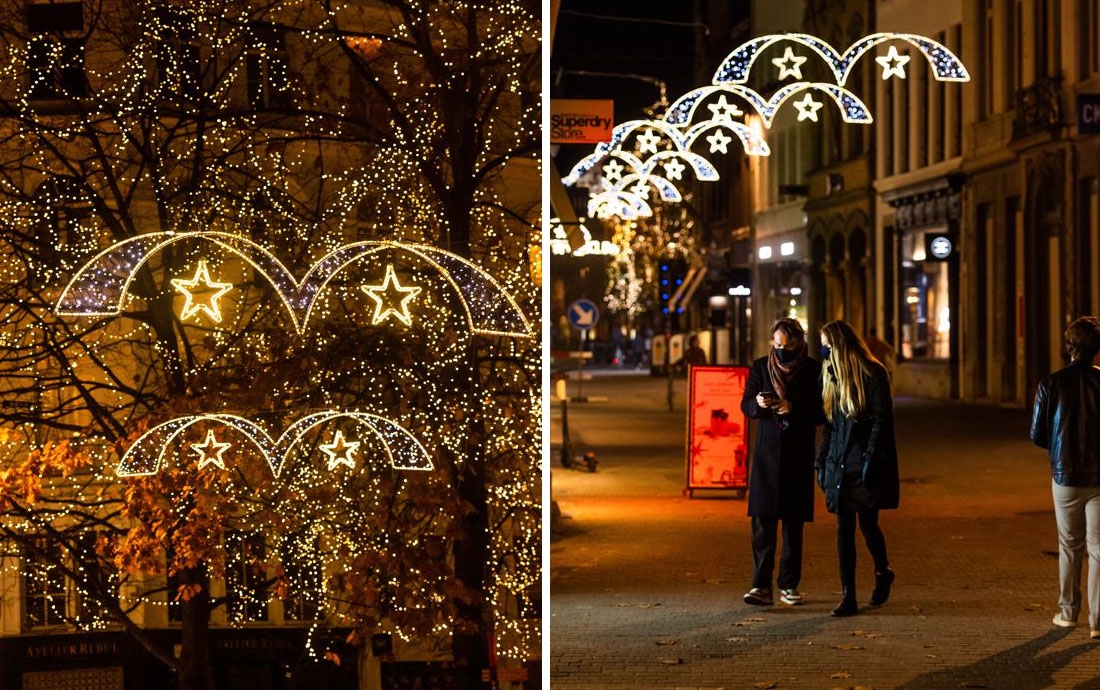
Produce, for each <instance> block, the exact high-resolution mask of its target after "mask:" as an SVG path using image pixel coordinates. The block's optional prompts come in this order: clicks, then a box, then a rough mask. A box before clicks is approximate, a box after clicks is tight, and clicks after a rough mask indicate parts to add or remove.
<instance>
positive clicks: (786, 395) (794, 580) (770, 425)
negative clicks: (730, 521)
mask: <svg viewBox="0 0 1100 690" xmlns="http://www.w3.org/2000/svg"><path fill="white" fill-rule="evenodd" d="M772 346H773V347H772V349H771V351H770V352H769V353H768V355H767V356H766V357H761V358H760V359H757V360H756V361H755V362H753V363H752V367H751V369H750V370H749V380H748V382H747V384H746V386H745V393H744V396H743V397H742V398H741V410H742V411H743V412H744V413H745V415H746V416H747V417H750V418H752V419H755V420H757V422H758V424H757V427H756V443H755V448H754V451H753V457H752V463H751V465H750V469H749V475H750V476H749V506H748V511H749V516H750V517H751V518H752V558H753V576H752V587H751V588H750V589H749V591H748V592H747V593H746V594H745V596H744V599H745V601H746V602H747V603H749V604H755V605H758V606H769V605H771V604H772V603H774V594H773V592H772V571H773V570H774V568H775V551H776V546H777V537H778V531H779V523H780V522H782V523H783V551H782V554H781V555H780V558H779V577H778V579H777V581H776V584H778V586H779V598H780V601H782V602H783V603H785V604H790V605H792V606H795V605H798V604H801V603H802V594H801V592H799V591H798V584H799V581H800V580H801V579H802V531H803V526H804V524H805V523H807V522H812V521H813V519H814V470H813V464H814V427H816V426H817V425H819V424H822V423H823V422H824V421H825V413H824V410H823V409H822V405H821V365H820V364H819V363H818V362H817V361H816V360H814V359H812V358H811V357H809V356H808V349H809V348H808V347H807V344H806V332H805V331H804V330H803V329H802V325H801V324H799V323H798V321H796V320H794V319H787V318H784V319H780V320H778V321H776V322H775V324H774V325H773V326H772Z"/></svg>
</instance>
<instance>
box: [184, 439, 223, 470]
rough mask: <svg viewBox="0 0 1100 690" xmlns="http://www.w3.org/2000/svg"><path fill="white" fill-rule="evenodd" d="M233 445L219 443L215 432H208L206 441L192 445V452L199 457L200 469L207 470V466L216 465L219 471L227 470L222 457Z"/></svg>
mask: <svg viewBox="0 0 1100 690" xmlns="http://www.w3.org/2000/svg"><path fill="white" fill-rule="evenodd" d="M232 445H233V444H232V443H218V439H217V438H215V437H214V432H213V431H208V432H206V440H205V441H203V442H202V443H201V444H200V443H192V444H191V450H193V451H195V453H197V454H198V456H199V469H200V470H201V469H205V468H206V466H207V465H215V466H217V468H218V469H220V470H224V469H225V461H224V460H222V455H224V454H225V451H227V450H229V448H230V447H232Z"/></svg>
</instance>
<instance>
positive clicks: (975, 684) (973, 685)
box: [959, 681, 985, 688]
mask: <svg viewBox="0 0 1100 690" xmlns="http://www.w3.org/2000/svg"><path fill="white" fill-rule="evenodd" d="M959 687H963V688H984V687H985V683H979V682H978V681H969V682H966V683H963V684H962V685H960V686H959Z"/></svg>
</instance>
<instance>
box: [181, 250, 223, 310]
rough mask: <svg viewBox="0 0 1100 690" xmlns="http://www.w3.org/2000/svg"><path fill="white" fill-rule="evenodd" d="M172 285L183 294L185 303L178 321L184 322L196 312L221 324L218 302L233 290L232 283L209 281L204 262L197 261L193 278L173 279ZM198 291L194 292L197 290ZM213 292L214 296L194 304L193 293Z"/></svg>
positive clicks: (203, 260) (202, 260)
mask: <svg viewBox="0 0 1100 690" xmlns="http://www.w3.org/2000/svg"><path fill="white" fill-rule="evenodd" d="M172 285H173V286H174V287H175V288H176V289H177V290H179V291H180V292H182V293H183V295H184V297H185V298H186V300H187V301H186V302H184V304H183V311H182V312H181V313H180V319H182V320H184V321H186V320H187V319H189V318H191V317H192V316H194V315H195V314H197V313H198V312H200V311H202V312H206V315H207V316H209V317H210V318H211V320H213V322H214V323H221V322H222V312H221V310H220V309H219V308H218V300H219V299H220V298H221V297H222V295H224V294H225V293H227V292H229V291H230V290H232V289H233V284H232V283H219V282H217V281H214V280H211V279H210V272H209V271H208V270H207V268H206V260H205V259H199V266H198V269H196V270H195V276H194V277H193V278H191V280H184V279H183V278H173V279H172ZM200 286H201V289H200V290H196V288H199V287H200ZM209 290H214V294H213V295H210V296H209V297H207V298H206V300H205V301H202V302H196V301H195V295H194V293H195V292H206V291H209Z"/></svg>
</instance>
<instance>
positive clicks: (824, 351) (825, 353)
mask: <svg viewBox="0 0 1100 690" xmlns="http://www.w3.org/2000/svg"><path fill="white" fill-rule="evenodd" d="M831 354H833V348H831V347H829V346H828V345H822V346H821V360H822V361H825V360H826V359H829V355H831Z"/></svg>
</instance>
